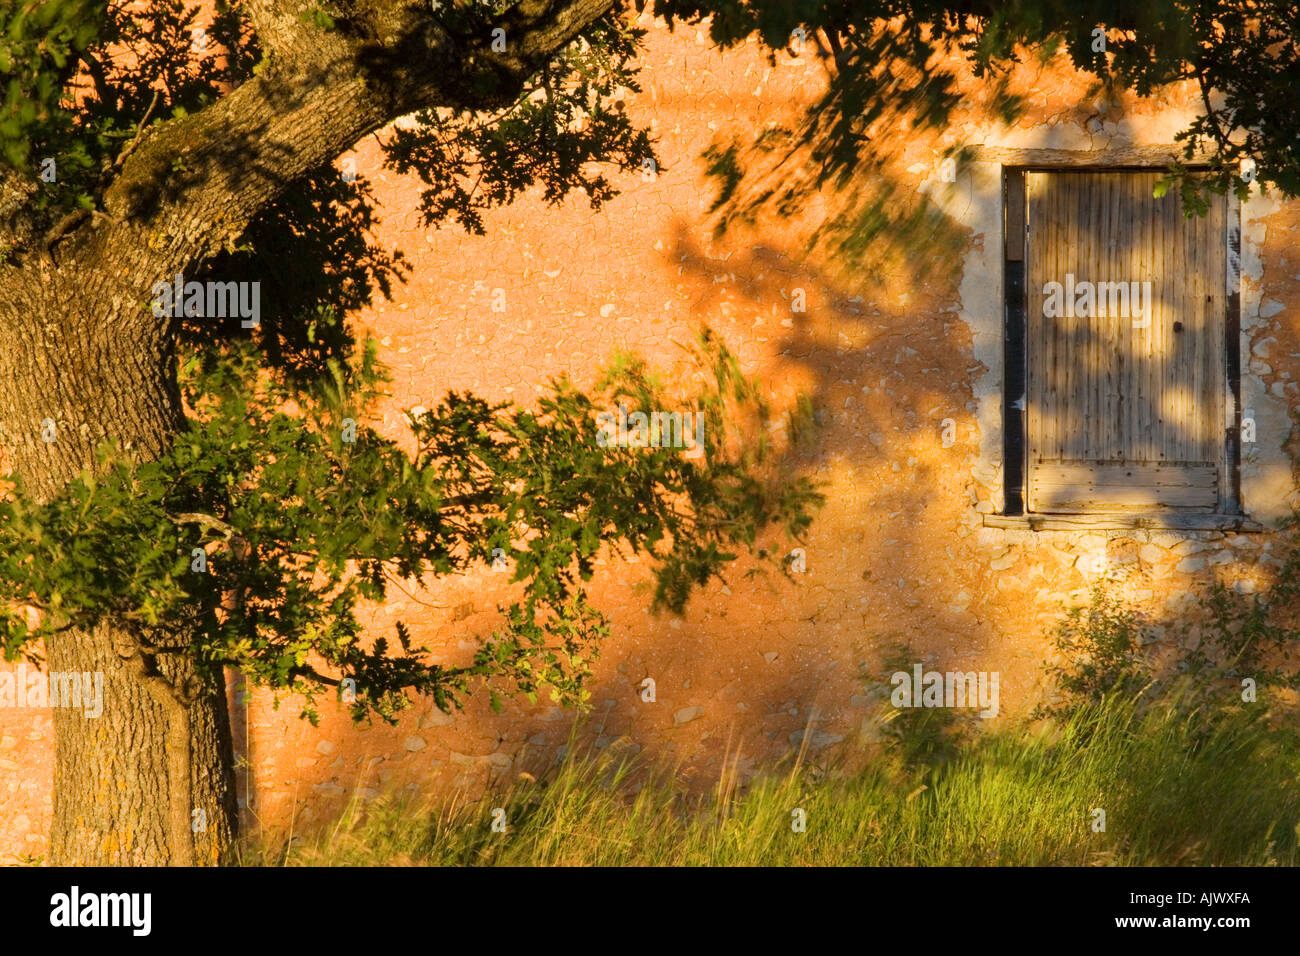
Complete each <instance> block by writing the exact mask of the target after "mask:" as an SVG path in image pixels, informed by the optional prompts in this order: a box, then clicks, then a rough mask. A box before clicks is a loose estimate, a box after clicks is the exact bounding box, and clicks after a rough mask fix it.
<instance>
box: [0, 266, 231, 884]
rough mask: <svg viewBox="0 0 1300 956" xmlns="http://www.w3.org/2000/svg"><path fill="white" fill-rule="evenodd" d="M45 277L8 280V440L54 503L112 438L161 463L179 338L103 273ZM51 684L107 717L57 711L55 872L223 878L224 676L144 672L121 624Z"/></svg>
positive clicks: (171, 427) (4, 352) (0, 319)
mask: <svg viewBox="0 0 1300 956" xmlns="http://www.w3.org/2000/svg"><path fill="white" fill-rule="evenodd" d="M37 272H38V270H36V269H34V268H29V269H26V270H23V271H22V272H21V273H19V272H17V271H16V270H9V271H7V272H6V274H5V276H4V278H5V281H4V283H3V286H2V287H0V428H2V429H3V435H4V442H5V446H6V451H7V452H8V455H9V457H10V459H11V461H10V462H9V464H10V465H11V466H12V468H13V470H14V471H15V472H16V473H17V474H19V475H21V476H22V477H23V479H24V480H25V481H26V482H27V485H28V489H29V491H30V492H31V493H32V494H34V495H36V496H37V497H40V498H48V497H50V496H51V495H53V494H55V493H56V492H57V491H58V489H59V488H60V487H61V486H62V485H63V484H64V483H66V482H67V481H68V480H69V479H70V478H72V477H74V476H75V475H76V474H77V473H78V472H80V471H81V470H82V469H83V468H86V467H90V466H91V465H92V464H93V462H94V457H93V451H94V448H95V446H96V444H97V443H98V442H99V441H102V440H103V439H104V438H106V437H110V436H112V437H117V438H119V439H120V440H121V442H122V443H123V446H124V447H127V448H129V449H131V451H132V454H133V455H134V456H136V457H137V458H141V459H143V458H149V457H155V456H157V455H158V454H160V453H161V452H162V451H163V450H165V449H166V448H167V447H168V445H169V443H170V442H171V440H172V438H173V436H174V435H175V432H176V429H177V427H178V425H179V423H180V421H181V408H180V399H179V394H178V391H177V388H176V384H175V380H174V363H173V361H172V355H171V353H170V348H171V346H170V343H171V336H170V334H169V330H168V329H166V328H158V325H159V323H158V322H157V321H156V320H153V317H152V316H151V315H149V313H148V312H147V310H146V309H144V308H142V306H141V303H138V302H135V301H133V298H132V297H131V296H130V295H129V294H127V293H125V292H124V290H122V289H121V288H115V287H114V286H115V285H116V283H115V282H114V281H113V280H112V279H110V278H108V277H106V276H104V275H103V274H102V273H96V272H92V271H90V270H82V269H78V270H75V271H74V272H73V273H71V274H67V273H64V272H63V270H59V271H50V270H48V269H47V270H45V271H44V274H40V275H38V274H37ZM51 421H52V422H53V431H52V432H51V430H50V422H51ZM43 430H44V432H45V437H50V436H51V435H52V436H53V438H54V440H53V441H46V440H45V437H43V436H42V431H43ZM185 638H186V635H184V634H183V633H177V634H176V635H175V642H176V643H177V644H178V645H183V644H187V643H188V641H187V640H186V639H185ZM164 658H165V659H164ZM46 668H47V670H49V671H57V672H61V673H68V672H75V673H78V674H91V675H96V674H102V675H103V677H102V680H103V697H102V699H101V700H102V712H101V713H100V715H99V716H98V717H91V716H87V715H86V713H85V709H84V708H81V707H67V706H58V707H54V709H53V717H54V730H55V766H54V821H53V831H52V833H51V838H50V853H49V862H51V863H52V864H55V865H77V866H83V865H155V866H159V865H194V864H198V865H212V864H216V863H217V862H219V861H220V859H221V858H222V857H223V856H224V854H225V853H226V851H227V850H228V848H229V847H230V846H231V844H232V842H233V840H234V837H235V829H236V820H237V818H236V815H235V814H236V810H235V799H234V760H233V753H232V747H231V740H230V728H229V716H228V714H227V711H226V701H225V691H224V686H223V684H224V681H223V678H222V676H221V674H220V671H218V673H217V674H216V675H214V676H211V677H208V678H206V679H205V678H202V677H200V676H199V675H197V674H196V673H195V671H194V667H193V664H192V663H191V662H190V661H189V659H188V657H187V656H186V655H183V654H175V655H172V654H168V655H159V659H158V660H157V661H155V660H153V659H151V658H149V657H146V656H141V654H140V653H139V648H138V646H137V645H136V642H135V639H134V638H133V637H132V636H131V634H130V633H129V632H127V631H126V630H124V629H121V628H118V627H116V626H114V625H113V624H111V623H109V622H104V623H102V624H101V625H100V626H99V627H97V628H95V629H93V630H73V631H68V632H66V633H64V634H61V635H59V636H58V637H57V638H53V639H51V640H49V641H48V642H47V647H46ZM52 702H53V701H52Z"/></svg>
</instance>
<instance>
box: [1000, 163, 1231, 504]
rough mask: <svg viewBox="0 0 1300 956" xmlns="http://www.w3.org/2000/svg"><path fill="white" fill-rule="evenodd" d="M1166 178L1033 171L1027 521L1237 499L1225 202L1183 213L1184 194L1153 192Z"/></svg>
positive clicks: (1029, 195)
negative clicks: (1227, 424) (1231, 445)
mask: <svg viewBox="0 0 1300 956" xmlns="http://www.w3.org/2000/svg"><path fill="white" fill-rule="evenodd" d="M1160 178H1161V174H1160V173H1157V172H1152V171H1133V172H1115V171H1096V170H1065V171H1034V170H1031V171H1028V172H1026V173H1025V194H1026V205H1027V209H1026V217H1027V222H1028V225H1029V232H1028V236H1029V238H1028V242H1027V245H1026V249H1025V262H1026V283H1027V287H1028V288H1027V294H1026V300H1027V313H1026V323H1027V328H1026V341H1027V343H1028V345H1029V359H1028V364H1029V367H1028V374H1027V387H1026V400H1027V408H1026V413H1027V417H1028V421H1027V423H1026V425H1027V427H1026V430H1027V433H1028V436H1029V454H1028V461H1027V466H1028V470H1027V475H1026V492H1027V498H1026V507H1027V509H1028V510H1029V511H1031V512H1048V511H1051V512H1065V511H1080V512H1089V511H1116V510H1132V509H1144V508H1146V509H1153V510H1162V509H1180V510H1194V511H1215V510H1221V509H1222V507H1223V505H1224V502H1225V501H1226V500H1227V499H1228V498H1230V497H1231V494H1230V492H1229V490H1228V489H1227V488H1226V487H1225V486H1226V480H1225V476H1228V475H1229V471H1228V469H1229V457H1228V455H1227V451H1226V443H1225V436H1224V425H1223V423H1224V421H1225V417H1224V416H1225V414H1227V413H1228V412H1229V409H1228V408H1227V407H1226V406H1227V404H1228V402H1229V401H1230V399H1231V396H1230V395H1229V394H1228V392H1227V389H1226V376H1225V367H1224V357H1225V336H1226V331H1227V326H1226V307H1227V301H1226V294H1225V292H1224V291H1223V290H1225V289H1226V286H1227V275H1226V272H1227V271H1228V265H1227V257H1226V254H1225V251H1224V246H1225V244H1226V231H1227V221H1226V215H1227V207H1226V203H1225V202H1224V200H1223V199H1222V198H1221V197H1211V209H1210V213H1209V215H1208V216H1206V217H1203V218H1201V217H1196V218H1192V219H1184V218H1183V216H1182V209H1181V205H1180V202H1179V200H1178V197H1177V196H1176V195H1173V194H1167V195H1165V196H1164V197H1161V198H1160V199H1156V198H1155V196H1154V194H1153V193H1154V189H1155V186H1156V183H1157V182H1158V181H1159V179H1160ZM1048 283H1054V284H1056V285H1054V286H1053V287H1052V288H1053V289H1054V290H1056V291H1054V292H1053V293H1052V295H1051V296H1050V297H1049V295H1048V293H1047V288H1048ZM1144 283H1149V285H1145V284H1144ZM1049 301H1050V303H1051V310H1050V312H1049ZM1139 303H1140V306H1141V307H1140V308H1139ZM1153 466H1163V470H1162V469H1161V468H1158V467H1153ZM1169 469H1174V470H1181V471H1182V472H1183V477H1182V478H1179V479H1177V480H1170V479H1168V477H1167V476H1168V475H1169V474H1171V473H1172V472H1170V471H1169Z"/></svg>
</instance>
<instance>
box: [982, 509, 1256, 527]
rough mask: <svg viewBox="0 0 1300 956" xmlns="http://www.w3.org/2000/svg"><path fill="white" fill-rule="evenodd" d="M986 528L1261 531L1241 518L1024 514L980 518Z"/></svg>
mask: <svg viewBox="0 0 1300 956" xmlns="http://www.w3.org/2000/svg"><path fill="white" fill-rule="evenodd" d="M984 526H985V527H986V528H1013V529H1016V530H1019V531H1082V530H1092V531H1102V530H1119V529H1144V530H1151V531H1159V530H1169V531H1263V530H1265V529H1264V526H1263V525H1261V524H1260V523H1259V522H1257V521H1252V520H1251V519H1250V518H1248V517H1246V516H1245V515H1219V514H1182V515H1179V514H1160V513H1155V512H1152V513H1146V514H1143V513H1140V512H1139V513H1135V514H1129V513H1125V514H1080V515H1064V514H1053V515H1049V514H1026V515H989V514H986V515H984Z"/></svg>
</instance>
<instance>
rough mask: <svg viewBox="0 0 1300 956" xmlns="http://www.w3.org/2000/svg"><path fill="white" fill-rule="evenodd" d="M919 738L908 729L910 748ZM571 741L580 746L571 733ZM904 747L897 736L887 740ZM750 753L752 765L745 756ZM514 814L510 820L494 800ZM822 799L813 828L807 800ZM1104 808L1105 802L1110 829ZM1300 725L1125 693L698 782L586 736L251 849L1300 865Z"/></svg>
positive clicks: (486, 856) (581, 858) (620, 858)
mask: <svg viewBox="0 0 1300 956" xmlns="http://www.w3.org/2000/svg"><path fill="white" fill-rule="evenodd" d="M904 749H905V748H899V747H894V748H893V750H892V751H891V752H892V753H894V754H896V755H897V754H901V753H902V752H903V751H904ZM571 753H574V752H573V751H571ZM886 756H887V757H888V755H886ZM733 769H734V768H733ZM495 807H500V808H503V809H504V810H505V811H506V820H507V823H508V830H507V832H505V833H496V832H492V830H491V828H490V824H491V820H492V809H493V808H495ZM795 809H802V810H803V811H804V812H805V814H806V821H807V828H806V832H795V831H794V829H793V828H792V821H793V820H794V816H793V815H792V811H794V810H795ZM1094 810H1104V811H1105V830H1104V831H1097V830H1095V828H1094V821H1095V820H1097V819H1099V818H1098V817H1097V816H1096V815H1095V814H1094ZM1298 827H1300V745H1297V740H1296V737H1295V735H1294V734H1292V733H1290V732H1287V731H1283V730H1278V729H1270V728H1269V726H1268V725H1267V723H1266V722H1265V721H1264V720H1262V719H1260V718H1258V717H1253V716H1251V715H1250V714H1249V713H1247V712H1245V711H1223V712H1219V713H1216V714H1215V715H1214V716H1213V717H1209V716H1207V715H1205V714H1202V713H1200V712H1199V711H1197V710H1196V709H1195V708H1194V707H1188V706H1184V705H1182V704H1180V702H1179V701H1177V700H1175V699H1172V698H1171V699H1170V700H1169V701H1167V702H1165V703H1162V704H1159V705H1155V706H1152V705H1151V704H1150V703H1149V702H1147V703H1146V704H1144V705H1142V706H1138V704H1137V702H1136V701H1135V699H1134V698H1132V697H1118V696H1109V697H1106V698H1104V699H1102V700H1100V701H1092V702H1089V703H1086V704H1084V705H1081V706H1079V707H1078V708H1075V709H1073V710H1072V711H1070V712H1069V713H1068V714H1065V715H1060V716H1058V717H1055V718H1050V719H1045V720H1039V721H1037V722H1035V723H1028V722H1021V723H1019V724H1014V725H1011V726H1008V727H1006V728H1004V729H1002V730H1000V731H998V732H993V733H989V734H983V735H974V736H972V737H971V738H970V739H968V740H967V741H966V742H964V743H963V744H962V745H961V746H960V747H958V748H956V749H955V750H954V751H953V752H952V753H951V755H950V756H948V757H946V758H945V759H944V760H942V761H941V762H938V763H929V764H918V763H916V762H908V761H906V760H903V759H901V758H899V759H873V760H871V761H870V762H868V763H867V765H866V768H865V769H862V770H858V771H854V772H847V771H845V772H834V771H832V772H823V771H819V770H817V769H816V768H810V767H808V766H807V765H802V764H800V763H798V762H796V763H795V765H794V767H793V769H792V770H789V771H788V772H784V773H776V772H773V773H771V774H769V775H767V776H762V777H759V778H756V779H755V780H753V781H752V782H751V783H750V785H748V786H746V787H736V786H735V780H734V779H733V777H732V776H731V772H730V770H729V771H727V772H724V775H723V779H722V780H720V781H719V786H718V788H717V790H716V791H715V792H714V793H713V794H711V795H708V796H703V797H701V796H692V795H690V794H688V793H687V792H686V791H685V790H683V789H682V788H681V787H680V786H678V785H677V784H676V783H675V781H674V778H673V776H672V774H671V773H667V772H662V771H660V772H655V771H654V769H653V768H648V767H643V766H637V765H636V764H635V763H633V762H629V761H619V760H618V759H617V758H614V757H610V756H607V755H602V754H590V753H589V754H586V755H581V756H579V755H576V754H575V755H573V756H571V757H569V758H568V759H566V760H565V761H564V762H563V763H562V764H560V765H559V766H558V767H556V768H555V769H554V770H553V771H552V772H551V773H550V774H548V775H546V776H544V777H543V779H541V780H539V781H537V782H532V781H527V782H518V783H516V784H515V785H514V786H513V787H512V788H510V789H509V790H508V791H507V792H501V791H498V792H497V793H495V794H489V795H488V796H487V797H485V798H484V799H482V800H480V801H475V802H472V803H460V804H443V805H440V806H417V805H415V804H412V803H410V802H405V803H403V802H386V801H382V800H380V801H375V802H372V803H371V804H370V805H369V806H366V807H365V808H362V807H360V806H354V807H352V808H351V809H350V810H349V811H348V812H347V813H345V814H344V816H343V817H342V818H341V819H340V820H338V821H336V823H335V824H334V825H332V826H331V827H328V828H323V829H321V830H320V831H319V832H317V833H314V834H307V835H303V836H300V837H299V838H298V839H296V840H295V841H294V842H293V845H292V846H288V845H285V844H283V843H281V844H279V845H274V844H270V843H263V844H261V845H258V846H250V847H246V848H245V850H244V860H243V862H245V863H248V864H251V865H259V864H271V865H275V864H281V863H285V864H289V865H318V866H319V865H393V864H414V865H428V866H457V865H498V866H500V865H504V866H627V865H633V866H694V865H708V866H759V865H762V866H770V865H777V866H784V865H796V866H797V865H816V866H840V865H926V866H949V865H1031V866H1032V865H1038V866H1041V865H1083V864H1086V865H1104V864H1110V865H1126V866H1162V865H1189V864H1205V865H1295V864H1297V863H1300V853H1298V851H1297V839H1298V837H1300V832H1298Z"/></svg>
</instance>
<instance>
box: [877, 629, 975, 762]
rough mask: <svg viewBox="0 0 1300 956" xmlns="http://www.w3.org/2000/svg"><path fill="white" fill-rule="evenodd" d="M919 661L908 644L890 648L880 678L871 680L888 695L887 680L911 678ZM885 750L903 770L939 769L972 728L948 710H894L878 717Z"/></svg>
mask: <svg viewBox="0 0 1300 956" xmlns="http://www.w3.org/2000/svg"><path fill="white" fill-rule="evenodd" d="M918 660H920V658H919V657H918V656H917V654H916V652H915V651H914V650H912V648H911V646H910V645H908V644H905V643H904V644H896V645H894V646H893V647H892V648H889V649H888V650H887V651H886V653H885V657H884V663H883V665H882V670H881V673H880V674H879V675H877V677H876V678H875V679H874V680H873V681H872V683H873V685H875V686H876V687H882V686H883V687H884V688H886V690H885V695H886V697H887V696H888V693H889V692H888V688H889V686H890V677H891V676H892V675H893V674H895V673H899V672H901V673H904V674H907V675H908V678H909V680H910V679H911V674H912V667H913V665H914V664H916V662H917V661H918ZM880 729H881V733H882V735H883V737H884V741H885V745H886V750H887V751H888V752H889V753H891V754H893V755H894V756H895V757H896V758H897V759H898V760H899V761H900V762H901V764H902V765H903V766H905V767H925V768H932V767H938V766H940V765H942V764H944V763H947V762H948V761H950V760H952V759H953V758H954V757H955V756H956V755H957V754H958V753H959V748H960V745H961V742H962V740H963V739H964V738H966V737H967V736H968V735H969V733H970V731H971V728H970V726H969V720H968V719H966V718H965V717H964V716H963V715H959V714H958V713H957V712H956V711H955V710H953V709H952V708H950V707H901V708H900V707H893V706H890V707H888V708H886V709H885V710H884V712H883V714H882V715H881V716H880Z"/></svg>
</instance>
